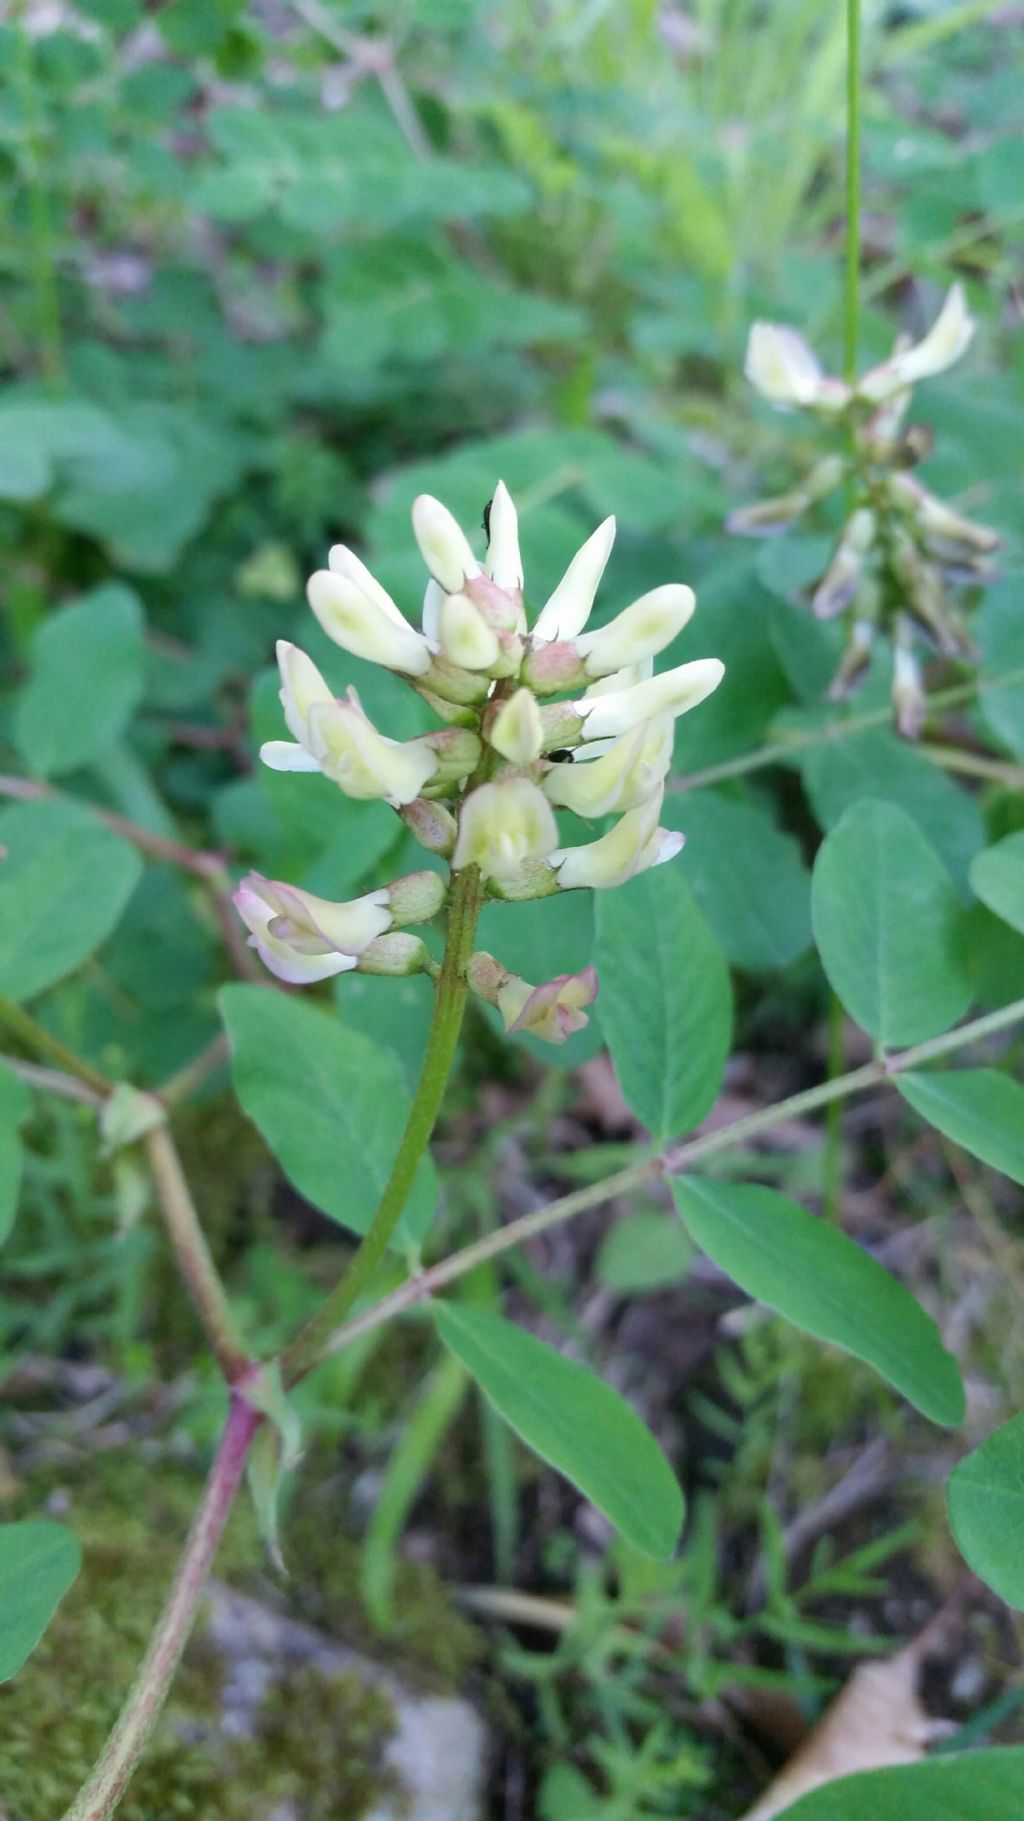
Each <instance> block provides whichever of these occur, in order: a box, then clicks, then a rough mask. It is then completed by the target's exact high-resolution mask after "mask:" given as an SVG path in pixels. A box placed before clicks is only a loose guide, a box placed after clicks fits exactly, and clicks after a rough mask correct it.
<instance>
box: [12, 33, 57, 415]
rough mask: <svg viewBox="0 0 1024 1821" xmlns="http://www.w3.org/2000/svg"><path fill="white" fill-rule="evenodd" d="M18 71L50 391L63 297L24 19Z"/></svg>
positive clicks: (42, 344)
mask: <svg viewBox="0 0 1024 1821" xmlns="http://www.w3.org/2000/svg"><path fill="white" fill-rule="evenodd" d="M16 35H17V43H18V74H19V79H20V84H21V97H22V107H23V110H24V115H25V145H26V149H27V151H28V157H29V169H28V184H27V195H28V220H29V251H30V255H31V260H32V280H33V284H34V287H35V293H36V319H37V329H38V334H39V361H40V366H41V367H42V370H43V377H44V378H45V380H46V383H47V385H48V386H49V387H50V389H51V391H55V392H56V391H59V389H60V387H61V386H62V385H63V383H64V351H63V346H62V341H61V328H60V300H59V298H58V295H57V266H56V260H55V258H54V252H53V224H52V221H51V217H50V198H49V195H48V194H47V189H46V181H45V177H44V172H43V165H44V144H43V132H42V125H41V122H40V117H39V92H38V89H37V86H36V76H35V66H34V62H33V53H32V39H31V37H30V36H29V32H28V28H27V27H26V25H25V21H24V19H23V18H22V19H20V20H19V22H18V27H17V34H16Z"/></svg>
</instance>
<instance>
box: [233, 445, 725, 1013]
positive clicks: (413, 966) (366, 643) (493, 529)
mask: <svg viewBox="0 0 1024 1821" xmlns="http://www.w3.org/2000/svg"><path fill="white" fill-rule="evenodd" d="M412 522H413V531H414V533H415V536H416V540H417V543H418V544H419V548H420V552H421V554H422V556H423V559H424V561H425V563H426V566H427V570H428V573H429V581H428V583H427V589H426V596H425V599H424V603H423V615H422V622H421V625H420V627H419V628H418V629H417V628H416V627H414V626H412V625H410V623H409V621H408V620H407V619H406V618H405V616H404V615H403V614H402V612H401V611H400V609H399V608H398V607H397V606H396V604H395V602H394V601H393V600H392V598H391V596H390V595H389V594H388V593H387V591H386V590H385V589H384V588H382V587H381V585H380V583H379V582H378V581H377V580H376V578H375V577H374V576H373V575H372V574H371V573H370V571H369V570H368V569H367V568H366V567H365V565H364V564H363V563H362V562H360V560H359V558H358V557H357V556H356V555H355V554H354V553H353V552H352V551H351V550H349V549H347V548H346V546H344V545H338V546H336V547H335V548H334V549H333V550H332V551H331V552H330V556H329V559H328V567H327V568H326V569H323V570H319V571H318V572H317V574H316V575H314V576H313V577H312V579H311V581H310V583H309V588H308V595H309V603H310V606H311V607H312V609H313V612H314V613H315V615H316V617H317V619H318V620H319V622H320V625H321V626H322V627H323V629H324V631H325V632H326V633H327V635H328V637H329V638H331V639H332V640H333V641H334V642H335V644H337V645H340V646H342V647H343V648H344V649H345V650H346V651H349V652H351V653H352V654H353V655H354V656H356V657H360V658H365V659H369V660H370V661H371V662H373V663H377V664H380V665H382V666H383V667H384V668H385V669H387V670H391V671H394V672H395V673H397V674H398V675H399V676H401V677H403V678H404V679H405V681H406V682H407V683H408V684H409V685H411V687H412V688H413V689H415V690H416V691H417V692H418V693H419V694H420V695H421V696H422V697H423V699H424V700H425V701H426V702H427V703H429V705H430V706H431V708H432V709H433V710H434V711H435V713H436V714H437V716H438V718H439V720H440V721H441V722H442V723H443V725H442V726H441V727H439V728H438V729H437V730H436V731H435V732H433V733H429V734H425V735H423V736H422V737H420V738H418V739H414V740H406V741H401V740H392V739H389V738H388V737H387V736H386V735H385V734H382V733H380V732H379V731H378V729H377V728H376V727H374V725H373V724H372V722H371V721H370V720H369V718H368V717H367V715H366V714H365V712H364V710H363V708H362V705H361V704H360V701H359V698H358V695H357V694H356V692H355V690H354V689H349V690H348V692H347V695H346V696H345V697H344V698H341V699H339V698H338V697H336V696H335V695H334V693H333V691H332V690H331V689H330V688H329V686H328V684H327V683H326V682H325V681H324V679H323V677H322V676H321V674H320V672H319V671H318V669H317V667H316V665H315V664H314V663H313V662H312V660H311V659H310V658H309V657H307V656H306V654H305V653H304V652H303V651H300V650H299V649H298V647H297V646H295V645H290V644H287V643H285V642H283V641H282V642H281V643H280V644H279V646H278V662H279V665H280V671H281V702H282V705H283V708H284V717H285V721H286V724H287V727H288V731H289V732H290V734H291V736H292V738H291V740H290V741H285V740H272V741H270V742H269V743H268V744H267V745H265V746H264V747H263V749H262V753H261V757H262V759H263V761H264V763H265V764H267V765H270V766H272V767H273V768H275V769H276V770H279V771H319V772H322V773H323V774H324V776H326V777H328V778H330V779H331V780H332V781H333V782H334V783H336V784H337V785H338V787H339V788H340V789H341V790H342V791H344V792H345V794H346V795H347V796H350V797H355V798H359V799H362V800H371V799H379V800H383V801H384V802H386V803H389V804H390V805H392V807H393V808H394V809H396V810H397V812H398V813H399V815H401V816H402V818H403V820H404V821H405V822H406V824H407V826H408V827H409V828H410V829H411V831H412V832H413V834H414V835H415V836H416V838H417V839H418V840H419V841H420V842H421V844H422V845H423V846H425V847H426V848H428V849H429V850H430V851H431V852H432V853H434V854H440V855H442V856H443V857H444V858H445V859H447V860H448V862H449V866H450V871H451V874H452V875H453V876H454V875H457V874H459V873H461V872H463V871H464V870H465V869H466V868H468V867H476V868H478V869H479V873H480V875H481V878H482V881H483V884H484V888H485V890H486V893H487V894H488V895H489V896H491V897H494V898H504V899H523V898H537V897H544V896H547V895H549V894H550V893H553V892H558V891H567V890H571V889H574V888H577V887H594V888H596V889H602V888H605V887H609V886H615V885H621V884H623V883H624V882H625V881H626V880H627V879H630V878H632V877H633V876H634V874H636V873H639V872H643V871H644V870H645V869H646V868H648V867H652V866H658V865H660V864H661V863H662V862H663V861H665V860H668V859H671V858H672V856H673V855H674V854H676V853H677V852H678V851H679V848H680V847H681V846H682V836H681V835H679V834H676V833H674V832H671V831H669V830H667V829H664V828H661V827H659V825H658V817H659V813H660V810H661V804H662V798H663V795H664V789H665V777H666V774H667V772H668V768H669V764H670V761H671V755H672V737H673V726H674V721H675V717H676V716H677V715H679V714H682V713H684V712H685V711H686V710H687V709H689V708H693V707H695V706H696V705H697V703H698V702H701V701H703V699H704V697H705V696H707V695H709V694H710V693H711V691H712V690H713V689H715V688H717V686H718V684H719V682H720V681H721V678H722V674H723V667H722V665H721V664H720V663H719V661H718V660H717V659H716V658H701V659H698V660H696V661H695V662H692V663H689V664H682V665H680V666H678V667H677V668H676V669H673V670H667V671H664V672H662V673H661V674H660V675H658V676H655V675H654V673H653V666H654V658H655V656H656V655H657V653H659V652H660V651H662V650H664V648H665V647H666V646H667V645H669V644H670V643H671V642H672V640H673V639H674V638H675V637H676V635H677V634H678V633H679V632H680V631H681V630H682V628H683V627H684V626H685V625H686V623H687V621H688V620H689V618H690V616H691V614H692V613H693V610H694V597H693V593H692V591H691V590H690V589H689V588H686V587H683V586H682V585H680V584H670V585H668V586H666V587H662V588H655V589H653V590H652V591H651V592H650V593H648V594H645V595H642V596H641V597H640V599H639V600H636V601H634V602H633V603H632V605H631V606H629V607H626V608H625V609H624V611H623V612H622V613H620V614H619V615H618V616H617V617H616V618H615V619H613V620H611V621H610V622H609V623H608V624H607V625H605V626H602V627H599V628H597V629H596V630H593V631H590V630H588V629H587V628H588V622H589V619H590V613H591V609H592V607H593V604H594V599H595V596H596V593H597V589H598V584H599V583H600V581H601V577H602V574H603V572H604V569H605V565H606V563H607V561H608V557H609V554H610V551H611V547H612V541H613V539H614V535H615V521H614V519H610V518H609V519H606V520H605V522H604V524H602V525H600V526H599V527H598V529H597V530H596V531H595V532H594V533H593V535H592V536H591V537H589V538H588V539H587V541H586V543H585V544H584V545H583V546H582V548H581V549H580V550H578V551H577V553H576V555H575V556H574V557H573V559H572V562H571V563H570V564H569V567H568V569H567V570H566V573H565V575H564V576H563V577H562V580H561V581H560V582H559V584H558V587H557V588H556V589H555V591H554V593H553V594H552V595H551V597H550V599H549V600H548V601H547V602H546V603H545V605H544V606H543V607H542V609H541V611H540V613H539V614H538V616H537V618H536V621H535V623H534V625H533V627H532V628H529V627H528V623H527V615H526V609H525V606H524V601H523V573H522V563H521V559H520V554H519V535H518V523H517V516H516V509H515V506H514V504H513V502H512V499H511V496H510V495H509V493H508V490H507V489H506V487H505V486H504V484H503V483H502V482H500V481H499V483H498V486H497V488H496V490H495V494H494V498H493V500H492V501H491V504H490V506H489V508H488V512H487V515H486V522H487V532H488V546H487V553H486V557H485V559H484V561H483V562H482V563H481V562H478V561H477V558H476V557H475V556H474V554H473V551H472V548H471V546H470V544H469V541H468V539H467V538H466V536H465V534H464V533H463V531H462V530H461V528H460V526H459V525H458V524H457V523H456V521H455V519H454V518H453V517H452V515H451V513H450V512H449V511H448V510H447V508H446V507H445V506H443V505H442V504H441V503H440V501H439V500H436V499H433V498H431V497H430V496H429V495H426V494H423V495H421V496H420V497H419V498H418V499H417V500H416V501H415V503H414V505H413V509H412ZM558 809H563V810H570V811H572V812H574V813H575V814H576V815H577V816H580V817H584V818H598V817H604V816H608V815H615V816H616V817H617V820H616V821H615V822H614V823H613V824H612V826H611V827H610V828H609V829H608V830H607V831H606V832H605V833H603V834H601V835H599V836H598V838H597V839H595V840H592V841H588V842H586V843H583V844H581V845H575V846H574V845H566V844H565V843H564V842H563V840H562V839H561V837H560V835H559V831H558V825H557V821H556V816H555V812H556V810H558ZM448 889H449V887H448V884H447V883H446V882H445V880H444V879H443V878H442V877H441V875H439V874H438V873H436V872H432V871H425V872H422V873H413V874H411V875H409V876H408V877H407V878H405V879H400V880H396V881H395V882H394V884H393V885H391V886H389V887H387V888H384V889H382V890H381V891H377V892H371V893H369V894H368V896H366V897H364V898H361V899H357V900H356V901H355V902H354V903H351V904H330V903H328V902H326V901H325V900H323V899H319V898H315V897H313V896H312V895H311V894H310V893H308V892H303V891H299V890H298V889H297V888H296V887H294V886H289V885H285V884H283V883H280V882H277V881H273V880H265V879H261V878H260V877H258V876H257V875H250V877H249V878H248V879H246V880H244V881H243V883H242V886H241V887H240V889H239V891H238V893H237V895H236V903H237V906H238V909H239V911H240V913H241V915H242V917H243V919H244V921H245V923H246V924H247V926H248V928H249V930H250V932H251V940H252V942H253V943H254V945H255V947H256V948H257V950H258V952H259V953H260V955H261V957H262V959H263V960H264V962H265V963H266V965H267V966H268V967H269V968H270V969H271V971H272V972H274V973H276V974H277V975H279V976H280V977H281V978H283V979H285V980H287V981H289V982H293V983H296V982H308V981H313V980H320V979H325V978H327V977H328V976H329V975H332V974H337V973H341V972H344V971H345V970H347V969H351V968H356V967H360V968H363V969H364V970H370V971H375V972H388V973H395V972H412V971H415V970H417V969H421V968H422V969H425V970H427V971H434V964H433V963H432V961H431V960H430V958H429V956H428V954H427V951H426V948H425V946H424V945H423V943H421V942H420V941H419V940H418V938H415V937H410V936H407V935H404V934H396V933H394V932H396V931H397V930H398V929H399V928H400V926H403V925H405V924H409V923H415V922H426V921H428V920H429V919H431V918H432V917H434V916H435V915H436V914H437V913H438V911H439V910H440V909H441V908H442V906H443V903H444V900H445V898H446V896H447V892H448ZM474 961H475V962H476V963H477V965H475V966H473V967H471V968H470V970H469V975H470V980H471V983H472V984H473V986H474V990H476V991H477V992H478V993H479V994H480V995H481V996H482V997H484V998H487V999H490V1000H491V1002H492V1003H494V1004H496V1005H498V1006H499V1009H500V1010H501V1011H502V1014H503V1016H504V1017H505V1021H506V1024H507V1026H508V1028H510V1029H511V1028H513V1026H514V1027H515V1028H516V1029H530V1030H533V1031H534V1032H535V1034H538V1035H542V1036H547V1037H549V1038H550V1039H551V1040H552V1041H556V1042H557V1041H561V1040H562V1038H563V1037H564V1036H566V1035H568V1033H569V1030H570V1029H576V1028H578V1026H579V1024H580V1023H581V1022H585V1021H586V1020H585V1017H584V1015H583V1012H582V1006H583V1004H585V1003H588V1002H589V999H592V998H593V996H594V993H595V992H596V980H595V979H594V977H593V970H592V969H586V970H585V971H584V973H582V974H580V975H571V976H567V977H564V978H560V979H559V980H557V981H551V982H548V983H546V985H545V986H543V987H541V988H532V987H530V986H529V984H528V983H527V982H524V981H520V980H518V979H517V977H516V976H514V975H509V974H508V973H507V971H506V970H504V969H503V968H501V966H500V964H499V963H496V962H493V961H492V960H491V958H490V957H485V956H479V957H475V958H474Z"/></svg>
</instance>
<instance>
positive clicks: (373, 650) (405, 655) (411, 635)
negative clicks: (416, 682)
mask: <svg viewBox="0 0 1024 1821" xmlns="http://www.w3.org/2000/svg"><path fill="white" fill-rule="evenodd" d="M306 593H307V595H308V597H309V604H310V606H311V607H312V609H313V612H314V613H315V614H316V617H317V619H318V620H319V621H320V624H321V626H322V627H323V629H324V631H325V632H326V634H327V636H328V638H329V639H333V640H334V643H335V644H336V645H341V646H343V647H344V649H345V650H346V651H350V652H351V653H352V655H353V657H357V658H367V659H368V660H369V662H370V663H371V664H381V665H383V667H384V669H385V670H397V671H399V672H401V673H402V674H403V675H405V676H413V677H419V676H422V675H423V674H424V672H425V671H427V670H429V669H430V659H431V652H430V646H429V644H428V642H427V640H426V639H425V638H424V637H423V634H422V633H421V632H415V631H414V630H413V628H412V627H411V626H410V625H409V623H408V621H407V620H404V619H402V617H401V615H400V614H399V615H398V618H397V619H395V618H394V617H393V616H392V615H391V614H389V613H387V612H385V610H384V608H383V607H381V606H380V604H379V602H378V601H376V600H373V599H371V597H370V596H369V595H368V594H366V593H365V592H364V590H363V589H362V588H361V587H360V586H359V584H358V583H357V582H354V581H352V579H351V578H350V577H349V576H347V575H338V574H336V573H335V572H334V571H333V570H331V569H318V570H317V572H316V574H315V575H313V576H311V577H310V579H309V583H308V585H307V588H306ZM395 613H396V614H397V613H398V609H397V608H395Z"/></svg>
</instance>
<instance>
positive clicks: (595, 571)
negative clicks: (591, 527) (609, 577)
mask: <svg viewBox="0 0 1024 1821" xmlns="http://www.w3.org/2000/svg"><path fill="white" fill-rule="evenodd" d="M614 542H615V520H614V519H613V518H606V519H605V520H604V523H603V524H601V525H598V527H597V530H596V531H594V532H592V533H591V535H590V537H588V539H587V541H586V543H585V544H582V545H581V546H580V548H579V550H577V552H576V555H575V556H574V557H573V559H572V562H571V563H570V564H569V567H568V569H567V570H566V572H565V574H564V575H563V577H562V579H561V581H560V582H559V584H558V587H557V588H556V589H555V592H554V594H553V595H552V596H551V598H550V600H548V601H547V602H546V603H545V605H544V606H543V607H542V608H541V611H540V613H539V615H538V616H537V623H536V625H535V626H534V628H533V636H534V638H535V639H574V638H575V637H576V635H577V633H580V632H582V631H583V628H584V626H585V625H586V623H587V621H588V619H589V618H590V610H591V608H592V607H593V605H594V597H595V595H596V594H597V590H598V585H599V583H600V580H601V577H602V576H603V574H604V571H605V565H606V563H607V561H608V558H609V556H610V555H611V549H612V545H613V543H614Z"/></svg>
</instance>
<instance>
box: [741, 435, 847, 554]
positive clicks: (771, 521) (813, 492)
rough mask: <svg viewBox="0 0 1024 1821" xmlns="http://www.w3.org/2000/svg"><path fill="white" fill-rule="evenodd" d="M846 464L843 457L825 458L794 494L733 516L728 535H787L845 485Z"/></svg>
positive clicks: (754, 503) (760, 502) (743, 508)
mask: <svg viewBox="0 0 1024 1821" xmlns="http://www.w3.org/2000/svg"><path fill="white" fill-rule="evenodd" d="M846 466H847V465H846V463H845V461H844V460H843V458H842V456H841V455H826V456H824V457H823V458H822V460H821V461H820V462H815V464H814V467H813V468H812V469H811V471H810V473H809V474H808V475H807V476H806V478H805V479H804V481H803V483H802V485H801V486H799V487H795V488H794V489H793V491H792V492H791V493H783V494H780V495H779V496H778V498H776V499H768V500H753V501H752V502H751V504H750V505H749V506H739V507H737V509H736V511H735V512H730V514H729V516H728V518H727V519H726V521H725V528H726V530H727V531H732V532H737V533H738V534H739V535H740V536H741V537H771V536H773V535H774V534H775V533H776V532H778V531H785V529H786V527H787V525H791V524H792V523H793V520H794V519H797V518H800V517H801V515H802V514H803V513H805V512H808V511H809V510H810V508H811V507H812V506H813V505H816V504H817V502H818V500H823V499H826V498H827V497H828V495H829V494H830V493H834V492H835V490H836V488H837V487H838V486H839V485H840V484H841V483H842V481H843V478H844V476H845V474H846Z"/></svg>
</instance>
